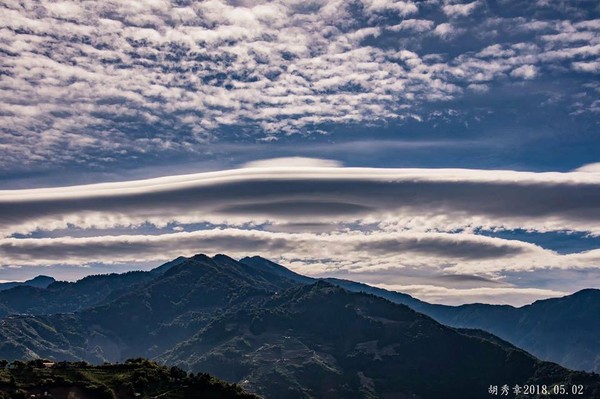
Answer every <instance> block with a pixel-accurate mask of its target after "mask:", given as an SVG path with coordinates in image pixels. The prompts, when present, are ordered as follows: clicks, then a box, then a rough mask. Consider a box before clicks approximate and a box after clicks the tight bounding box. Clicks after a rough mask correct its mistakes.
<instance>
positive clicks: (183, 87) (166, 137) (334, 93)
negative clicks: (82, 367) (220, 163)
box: [0, 0, 600, 169]
mask: <svg viewBox="0 0 600 399" xmlns="http://www.w3.org/2000/svg"><path fill="white" fill-rule="evenodd" d="M478 4H479V3H478V2H471V3H467V4H447V3H439V4H437V5H433V4H428V5H427V7H423V8H424V10H423V12H421V11H419V8H418V7H417V5H416V3H413V2H411V1H391V0H365V1H364V2H363V7H354V8H353V7H352V5H351V4H350V3H347V2H343V1H339V0H331V1H317V2H311V3H310V4H304V3H302V2H283V1H275V2H268V3H262V2H251V3H239V4H236V5H234V4H231V3H226V2H222V1H210V2H200V3H194V4H191V5H189V6H184V7H182V6H180V5H178V4H175V3H172V2H169V1H164V2H157V3H156V4H154V3H136V5H129V6H123V3H122V2H117V1H111V0H109V1H103V2H84V3H78V2H73V1H64V2H59V3H57V2H52V1H49V0H42V1H40V2H36V3H35V6H34V2H31V1H25V2H24V3H5V4H3V5H2V7H3V9H2V14H1V15H2V17H0V18H1V20H2V24H3V25H4V26H5V28H4V29H2V30H1V31H0V50H1V51H2V52H3V54H6V56H5V57H4V58H3V66H2V67H3V70H2V72H3V73H2V74H1V75H0V99H1V100H0V101H1V102H0V104H1V106H2V109H3V111H4V112H3V113H2V115H0V123H1V124H2V126H5V127H7V129H5V130H4V131H3V132H1V133H0V145H1V146H2V147H0V148H1V149H2V151H3V157H2V158H1V159H0V165H2V166H3V167H11V168H17V169H18V168H25V169H26V168H27V167H28V166H30V165H44V166H45V165H47V164H48V163H50V164H53V165H54V164H57V163H73V162H77V163H80V164H97V163H111V162H114V161H115V160H116V159H122V158H128V159H130V160H131V161H135V160H136V159H139V157H142V156H145V155H144V154H155V153H157V152H164V151H168V152H172V153H174V154H180V153H195V152H202V151H204V148H205V146H206V144H207V143H212V142H214V139H215V136H219V135H220V134H221V131H222V129H221V128H222V127H231V126H242V127H243V128H244V129H243V130H244V132H245V133H244V134H245V135H247V137H250V138H264V137H267V138H273V137H277V136H279V135H282V134H291V133H310V132H314V131H318V130H319V128H317V127H315V126H318V125H320V124H331V125H336V124H354V123H361V124H374V123H385V122H386V121H389V120H403V119H407V118H411V119H415V118H420V119H421V120H426V119H427V117H428V115H427V114H426V112H425V111H424V110H423V109H424V104H436V103H437V102H438V101H440V100H443V101H448V100H453V99H457V98H460V96H461V95H462V93H463V87H467V86H468V85H470V84H484V83H485V82H488V81H494V80H498V81H502V79H503V78H504V77H505V75H506V74H508V73H511V71H512V74H513V75H514V76H516V77H519V78H524V79H529V78H532V77H534V76H535V77H537V78H540V77H542V74H543V71H545V70H546V68H544V67H543V65H546V64H547V65H548V66H549V67H552V68H550V69H552V70H554V71H558V70H559V69H558V68H556V66H557V64H558V65H560V63H561V62H564V61H565V60H566V61H567V62H570V63H571V65H572V68H573V69H574V70H577V71H586V72H594V71H596V68H595V64H594V62H596V58H597V55H598V49H599V47H598V46H600V43H599V42H598V39H597V38H598V35H596V34H595V32H596V29H597V25H598V23H597V20H588V21H580V22H577V23H571V22H569V21H567V20H564V21H560V20H557V21H554V20H552V21H540V20H536V19H534V18H533V16H528V17H525V16H524V17H520V18H513V19H510V18H499V17H496V16H489V18H488V19H486V20H484V21H475V22H477V23H475V22H474V23H462V22H461V21H463V19H460V20H454V19H453V20H452V23H449V22H444V23H440V24H438V25H437V26H435V27H434V23H433V22H432V21H433V16H434V15H435V13H436V12H438V11H445V12H446V13H448V14H449V15H453V16H457V15H462V16H464V18H467V17H470V16H469V14H470V13H472V11H473V10H474V9H475V8H476V7H477V5H478ZM436 7H439V8H440V9H439V10H438V9H437V8H436ZM357 13H358V14H357ZM427 13H429V14H427ZM390 15H396V16H401V17H406V16H410V17H413V18H410V19H403V20H401V21H400V22H399V23H398V21H397V19H393V18H391V17H390ZM417 16H418V18H417ZM427 17H429V18H430V19H427ZM565 18H566V17H565ZM365 19H366V20H368V21H370V22H369V23H365ZM486 24H487V25H489V26H490V28H489V29H486V30H485V33H486V34H487V33H489V34H492V33H493V32H496V33H498V32H501V31H502V29H506V30H511V29H513V28H514V30H517V29H521V28H523V27H526V26H528V27H530V28H532V29H533V27H536V29H534V30H531V29H530V30H529V31H528V32H532V33H531V35H532V36H531V37H528V38H527V41H524V42H518V43H515V42H511V40H514V38H513V37H512V36H506V39H505V40H503V41H501V42H495V41H494V40H491V41H490V40H487V39H485V40H484V39H482V37H480V35H479V33H477V34H475V32H472V33H473V35H470V37H471V38H472V40H474V41H475V43H473V44H472V47H473V51H469V52H466V53H462V54H453V55H452V54H450V53H448V52H446V51H439V52H438V53H439V54H438V53H435V54H431V52H432V51H434V52H435V51H436V50H435V49H433V50H432V49H429V50H425V48H426V46H425V47H424V46H423V43H424V42H426V41H427V40H429V38H430V37H431V35H436V36H438V37H441V38H443V39H444V40H448V41H451V40H458V39H459V38H460V37H462V34H463V33H465V34H466V33H467V32H468V31H471V30H477V29H484V28H485V27H486V26H487V25H486ZM542 25H543V26H542ZM542 28H543V29H542ZM488 31H489V32H488ZM382 32H386V33H387V34H396V35H399V36H402V39H401V40H392V41H385V39H386V37H382V35H383V36H385V35H384V34H383V33H382ZM406 33H410V34H406ZM478 35H479V36H478ZM542 35H544V36H542ZM373 38H378V39H379V38H381V40H384V41H385V43H388V44H386V45H385V46H378V44H377V43H372V39H373ZM568 38H576V40H574V41H571V40H567V39H568ZM369 40H370V41H371V42H370V43H369ZM470 40H471V39H470ZM455 44H460V43H458V42H456V43H453V46H452V48H455V47H456V46H455ZM478 45H481V50H484V49H486V48H487V53H485V51H484V52H479V53H478V49H477V46H478ZM407 50H410V51H412V52H414V53H415V54H416V55H417V57H414V58H413V59H411V60H405V64H403V63H400V64H399V63H398V59H397V58H396V56H397V54H399V53H400V52H402V51H407ZM438 50H442V49H438ZM492 50H493V51H492ZM484 53H485V54H487V55H485V54H484ZM490 57H491V58H493V59H489V58H490ZM534 65H535V67H534ZM473 87H476V86H473ZM489 87H493V86H489ZM584 105H585V104H584ZM590 106H591V105H590Z"/></svg>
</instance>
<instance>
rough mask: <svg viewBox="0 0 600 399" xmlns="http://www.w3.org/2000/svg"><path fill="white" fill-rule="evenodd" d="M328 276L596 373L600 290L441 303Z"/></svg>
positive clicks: (599, 365)
mask: <svg viewBox="0 0 600 399" xmlns="http://www.w3.org/2000/svg"><path fill="white" fill-rule="evenodd" d="M327 281H329V282H331V283H333V284H336V285H338V286H340V287H343V288H345V289H347V290H350V291H353V292H365V293H369V294H373V295H377V296H380V297H382V298H386V299H388V300H390V301H392V302H394V303H398V304H403V305H406V306H409V307H410V308H412V309H414V310H416V311H418V312H421V313H424V314H426V315H428V316H430V317H432V318H433V319H435V320H437V321H438V322H440V323H442V324H445V325H448V326H452V327H459V328H474V329H481V330H485V331H487V332H490V333H492V334H494V335H496V336H498V337H500V338H502V339H504V340H506V341H509V342H511V343H512V344H514V345H516V346H518V347H519V348H523V349H525V350H526V351H528V352H530V353H532V354H533V355H535V356H537V357H538V358H540V359H543V360H548V361H553V362H556V363H559V364H561V365H563V366H565V367H568V368H570V369H574V370H587V371H595V372H600V317H598V315H600V290H597V289H586V290H582V291H579V292H576V293H574V294H572V295H568V296H565V297H563V298H552V299H544V300H539V301H536V302H534V303H532V304H531V305H526V306H522V307H519V308H516V307H513V306H509V305H486V304H469V305H461V306H446V305H435V304H429V303H427V302H423V301H420V300H418V299H415V298H413V297H411V296H410V295H407V294H402V293H398V292H393V291H387V290H384V289H380V288H376V287H371V286H368V285H366V284H360V283H355V282H352V281H347V280H339V279H327Z"/></svg>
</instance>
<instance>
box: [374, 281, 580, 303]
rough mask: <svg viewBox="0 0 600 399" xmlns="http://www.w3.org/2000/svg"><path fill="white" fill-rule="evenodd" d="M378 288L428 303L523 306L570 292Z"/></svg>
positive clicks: (406, 287)
mask: <svg viewBox="0 0 600 399" xmlns="http://www.w3.org/2000/svg"><path fill="white" fill-rule="evenodd" d="M377 286H378V287H379V288H383V289H386V290H390V291H399V292H404V293H407V294H410V295H412V296H414V297H415V298H418V299H421V300H423V301H426V302H430V303H441V304H444V305H463V304H465V303H491V304H498V305H500V304H503V305H512V306H523V305H527V304H530V303H532V302H534V301H536V300H538V299H547V298H556V297H562V296H565V295H569V294H570V292H564V291H559V290H548V289H540V288H516V287H500V288H494V287H485V288H462V289H460V288H447V287H440V286H435V285H396V284H394V285H390V284H377Z"/></svg>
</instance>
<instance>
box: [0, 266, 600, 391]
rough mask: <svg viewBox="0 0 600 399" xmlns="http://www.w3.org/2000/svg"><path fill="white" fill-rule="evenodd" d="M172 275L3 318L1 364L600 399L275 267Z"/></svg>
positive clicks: (535, 364)
mask: <svg viewBox="0 0 600 399" xmlns="http://www.w3.org/2000/svg"><path fill="white" fill-rule="evenodd" d="M165 269H167V270H166V271H164V272H163V273H162V274H158V275H153V277H152V278H151V279H150V280H148V281H143V282H140V283H139V284H134V285H131V286H129V287H128V288H127V289H126V290H125V292H121V293H120V294H119V295H115V297H114V298H112V299H110V300H105V301H103V302H102V303H100V304H97V305H94V306H91V307H89V308H85V309H81V310H78V311H76V312H73V313H68V314H53V315H35V316H34V315H29V316H25V315H13V316H9V317H5V318H4V319H2V320H0V358H2V357H4V358H7V359H28V358H29V359H34V358H50V359H57V360H58V359H60V360H85V361H90V362H94V363H102V362H104V361H110V362H115V361H121V362H122V361H123V360H124V359H127V358H131V357H137V356H144V357H150V358H153V359H156V360H158V361H160V362H161V363H165V364H169V365H177V366H179V367H181V368H183V369H185V370H188V371H194V372H197V371H202V372H210V373H211V374H213V375H215V376H217V377H219V378H222V379H225V380H227V381H230V382H237V383H240V384H241V385H242V386H243V387H244V389H246V390H247V391H250V392H254V393H257V394H259V395H261V396H264V397H265V398H267V399H268V398H280V397H285V398H296V397H297V398H300V397H302V398H305V397H306V398H310V397H319V398H339V397H356V398H387V397H391V398H405V397H406V398H421V399H427V398H440V397H461V398H481V397H485V396H486V395H487V388H488V386H489V385H492V384H497V385H503V384H509V385H511V386H512V385H515V384H519V385H521V386H522V385H524V384H556V383H564V384H575V383H577V384H583V385H585V387H586V388H585V395H584V396H580V397H585V398H593V397H598V395H600V377H599V376H598V375H593V374H586V373H581V372H571V371H569V370H567V369H565V368H562V367H560V366H558V365H556V364H553V363H547V362H542V361H539V360H537V359H536V358H534V357H533V356H531V355H529V354H528V353H526V352H524V351H523V350H521V349H518V348H516V347H514V346H513V345H511V344H509V343H507V342H504V341H502V340H501V339H499V338H497V337H494V336H492V335H491V334H489V333H486V332H483V331H473V330H459V329H454V328H451V327H446V326H443V325H441V324H439V323H438V322H436V321H434V320H433V319H431V318H429V317H428V316H425V315H423V314H420V313H417V312H415V311H414V310H412V309H410V308H409V307H407V306H404V305H399V304H395V303H392V302H390V301H388V300H385V299H382V298H379V297H377V296H374V295H368V294H364V293H351V292H349V291H347V290H345V289H342V288H339V287H336V286H334V285H332V284H330V283H327V282H325V281H316V282H312V283H311V282H310V281H312V280H304V279H302V278H300V277H298V276H299V275H296V274H295V273H293V272H291V271H288V270H287V269H285V268H283V267H282V266H279V265H277V264H273V263H272V262H270V263H267V262H264V261H262V260H261V259H256V258H245V259H244V260H243V262H238V261H236V260H234V259H232V258H229V257H227V256H225V255H217V256H214V257H212V258H210V257H208V256H205V255H196V256H193V257H190V258H185V259H184V260H181V261H180V262H177V263H176V264H174V265H171V266H170V267H168V268H165ZM298 279H300V280H304V281H298ZM305 281H306V282H305ZM569 386H570V385H569ZM532 397H535V396H532Z"/></svg>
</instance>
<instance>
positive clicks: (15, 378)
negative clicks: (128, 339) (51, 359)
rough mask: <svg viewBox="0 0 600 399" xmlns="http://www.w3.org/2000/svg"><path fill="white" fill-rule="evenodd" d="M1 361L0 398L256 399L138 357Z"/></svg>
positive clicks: (200, 375)
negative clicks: (103, 360)
mask: <svg viewBox="0 0 600 399" xmlns="http://www.w3.org/2000/svg"><path fill="white" fill-rule="evenodd" d="M5 363H6V361H0V366H1V367H0V398H2V399H20V398H23V399H25V398H30V397H35V398H38V397H39V398H42V397H51V398H78V399H130V398H131V399H133V398H137V397H142V398H150V397H161V398H165V399H179V398H181V399H183V398H199V399H200V398H202V399H217V398H232V399H234V398H240V399H242V398H243V399H252V398H256V396H254V395H252V394H249V393H245V392H244V391H243V390H242V389H241V388H240V387H239V386H237V385H233V384H228V383H226V382H224V381H220V380H218V379H216V378H214V377H211V376H210V375H208V374H204V373H198V374H188V373H186V372H185V371H183V370H181V369H178V368H176V367H171V368H167V367H165V366H159V365H158V364H156V363H154V362H150V361H147V360H144V359H132V360H128V361H126V362H125V363H123V364H104V365H101V366H92V365H89V364H87V363H85V362H77V363H68V362H59V363H55V364H52V363H48V362H46V365H44V361H42V360H37V361H29V362H27V363H24V362H19V361H16V362H13V363H11V364H5ZM44 395H45V396H44Z"/></svg>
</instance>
